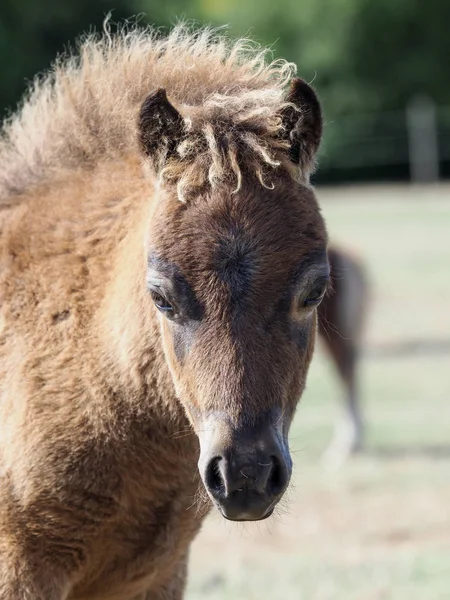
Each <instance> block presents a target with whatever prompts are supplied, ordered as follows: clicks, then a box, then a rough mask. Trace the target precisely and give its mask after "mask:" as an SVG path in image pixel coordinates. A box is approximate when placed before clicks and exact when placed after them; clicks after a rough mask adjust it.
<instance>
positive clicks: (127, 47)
mask: <svg viewBox="0 0 450 600" xmlns="http://www.w3.org/2000/svg"><path fill="white" fill-rule="evenodd" d="M211 39H212V38H211V33H210V32H203V33H201V34H199V35H197V36H192V35H191V34H188V33H187V32H186V31H185V30H184V29H183V28H178V29H177V30H176V31H175V32H174V33H172V34H171V37H170V38H169V39H168V40H163V41H161V40H157V39H156V37H155V36H154V34H153V33H151V32H150V33H149V32H143V33H139V32H128V33H127V32H123V33H122V34H120V35H119V36H118V37H116V38H114V39H113V38H110V37H109V35H106V36H105V37H104V39H103V41H98V40H96V39H90V40H88V41H86V42H85V43H84V45H83V46H82V48H81V50H80V55H81V59H80V61H78V62H77V61H76V60H75V59H71V60H69V61H68V62H65V63H63V64H59V65H58V66H57V67H56V70H55V73H54V74H52V75H50V76H48V77H47V78H46V79H44V80H43V81H40V82H38V83H37V84H36V86H35V89H34V91H32V92H31V96H30V97H29V98H28V99H27V100H26V101H25V103H24V106H23V108H22V109H21V111H20V112H19V113H18V114H17V115H16V116H15V117H13V119H12V120H11V121H10V122H9V123H6V124H5V127H4V130H3V137H2V142H1V144H0V199H1V207H0V208H1V211H0V228H1V238H0V253H1V254H0V306H1V308H0V310H1V314H0V382H1V383H0V422H1V429H0V598H1V599H2V600H66V599H70V600H132V599H141V600H144V599H147V600H178V599H180V598H181V597H182V594H183V589H184V582H185V576H186V564H187V556H188V548H189V544H190V543H191V541H192V539H193V538H194V536H195V534H196V532H197V531H198V529H199V527H200V524H201V521H202V518H203V517H204V515H205V514H206V512H207V510H208V508H209V504H208V503H205V502H202V501H201V500H200V501H199V499H198V496H199V493H200V489H201V487H202V486H201V483H200V477H199V475H198V471H197V467H196V463H197V460H198V439H197V436H196V435H195V434H194V432H193V430H192V427H191V423H190V421H189V419H188V418H187V416H186V411H185V409H184V408H183V407H182V405H181V404H180V402H179V401H178V399H177V397H176V394H175V389H174V385H173V380H172V374H171V371H170V369H169V368H168V366H167V360H166V356H165V354H164V351H163V347H162V343H161V328H160V320H159V316H158V314H157V311H156V310H155V308H154V306H153V303H152V301H151V298H150V296H149V294H148V293H147V290H146V288H145V271H146V266H147V255H146V250H145V244H144V240H145V239H146V236H147V235H148V224H149V221H150V220H151V218H152V216H151V215H152V213H153V211H154V208H155V205H156V204H157V202H158V197H159V193H160V192H159V190H160V185H162V182H163V178H164V176H165V177H166V181H167V182H169V184H173V185H175V186H176V190H177V193H178V200H177V202H180V201H186V200H187V199H189V197H190V196H191V195H192V194H193V193H194V192H195V191H197V192H198V190H201V191H202V192H203V191H204V190H205V189H206V188H208V189H209V190H210V191H211V190H212V191H214V189H215V186H216V185H217V186H218V185H219V184H221V185H224V182H225V185H228V187H229V190H230V193H231V192H232V191H233V190H234V191H236V190H239V189H240V187H241V186H242V185H243V184H242V182H243V180H244V179H245V176H246V174H248V173H253V174H254V175H255V177H256V178H257V179H258V180H259V181H260V184H261V186H266V187H267V188H271V187H272V184H271V181H270V174H271V172H272V171H274V172H275V171H276V169H278V168H281V167H279V166H280V165H282V163H283V160H284V162H285V163H286V165H285V168H286V175H284V177H285V179H287V178H289V177H290V176H288V174H287V173H288V171H289V168H290V167H288V166H287V163H288V161H287V160H285V159H284V158H283V156H284V155H283V154H282V151H284V149H285V148H286V142H283V141H277V137H276V135H275V134H276V132H277V131H278V130H279V128H280V119H279V118H278V117H277V118H276V117H275V116H274V115H275V113H276V112H277V111H278V112H279V109H280V107H282V106H283V94H284V88H285V85H286V83H287V82H288V80H289V79H290V78H291V76H292V72H293V68H292V66H291V65H289V64H288V63H282V62H280V63H273V64H272V65H268V66H267V65H266V64H265V63H264V58H263V56H262V54H261V53H260V52H259V51H254V50H252V51H251V52H249V51H247V50H245V43H244V42H239V43H238V44H237V45H235V46H230V45H229V43H228V42H225V41H223V40H221V39H219V38H217V39H216V41H215V42H214V43H213V42H212V41H211ZM160 86H163V87H165V88H166V89H167V93H168V95H169V96H170V98H171V99H173V100H174V102H175V103H176V104H177V105H178V106H181V107H184V115H185V116H186V123H187V124H188V126H190V127H191V131H192V136H193V137H191V140H192V139H194V140H195V143H193V145H192V147H191V148H189V145H186V144H185V145H184V150H183V149H180V150H179V155H180V156H181V157H182V160H181V159H180V161H179V162H178V163H175V162H173V163H172V165H171V168H170V165H169V166H168V167H167V168H166V169H165V171H166V172H165V173H164V174H161V173H159V176H160V178H159V179H158V180H157V175H158V164H157V162H158V160H159V159H158V158H157V157H155V159H154V161H153V168H150V167H148V166H147V171H148V173H147V177H144V175H143V170H142V155H141V152H140V149H139V145H138V132H137V122H138V121H137V119H138V112H139V108H140V106H141V104H142V102H143V100H144V99H145V97H146V95H147V94H148V93H149V92H150V91H152V90H154V89H156V88H158V87H160ZM218 111H219V113H220V114H219V116H220V115H222V117H221V118H219V119H217V118H216V117H217V113H218ZM221 111H222V112H221ZM224 115H226V117H227V119H228V125H227V123H226V122H225V125H224V119H223V117H224ZM225 121H226V119H225ZM230 123H234V124H235V125H236V123H238V124H239V127H238V128H237V129H236V131H238V130H239V131H243V132H244V134H245V136H244V138H242V139H238V138H236V139H235V138H229V140H228V145H227V148H228V158H227V160H222V158H221V155H220V153H218V151H217V147H218V146H217V144H218V143H219V142H220V139H221V137H220V136H221V135H222V133H223V132H222V130H220V131H219V130H218V129H217V128H218V127H225V131H228V130H229V128H230V126H229V124H230ZM205 124H206V125H205ZM257 124H259V126H258V127H256V125H257ZM281 125H282V124H281ZM215 127H216V128H215ZM199 136H203V137H202V138H201V140H202V141H201V144H203V145H201V147H200V150H201V152H199V151H198V150H199V144H200V141H199V140H200V137H199ZM218 140H219V142H218ZM245 144H247V146H245ZM316 145H317V144H316ZM243 147H247V151H246V152H244V154H246V156H247V159H248V160H247V161H246V163H245V164H243V162H242V160H241V159H240V158H239V157H240V156H242V152H241V150H242V148H243ZM315 149H316V148H315ZM238 151H239V152H238ZM183 152H184V154H183ZM312 161H313V151H312V150H311V152H310V145H309V144H308V145H305V148H304V151H303V152H302V153H301V158H300V169H299V174H300V175H299V177H300V180H301V179H302V178H303V180H304V182H305V186H306V187H305V192H304V198H303V200H302V202H303V205H302V206H303V208H302V210H303V214H304V217H302V218H303V219H304V220H305V222H306V223H307V224H309V225H308V227H309V229H308V231H309V232H310V233H309V234H308V235H309V236H310V237H309V238H308V239H310V240H311V241H310V242H309V243H310V246H311V247H313V246H314V244H315V245H316V246H317V247H319V246H320V248H322V247H324V244H325V243H326V240H325V234H324V232H323V229H322V228H323V226H322V222H321V220H320V218H319V216H318V211H317V206H316V204H315V201H314V198H313V195H312V193H311V192H310V191H308V188H307V177H308V173H309V171H310V169H311V166H312ZM180 165H181V166H180ZM161 166H162V165H161ZM160 170H161V169H160ZM291 170H292V169H291ZM231 178H233V184H232V185H231V184H227V181H231ZM289 181H290V179H289ZM289 186H290V187H292V182H291V183H289ZM174 189H175V188H174ZM262 189H264V188H262ZM265 193H266V195H270V194H272V192H270V190H267V189H266V190H265ZM292 202H293V200H292ZM253 204H254V203H253ZM286 206H287V205H286ZM280 210H281V209H280ZM299 214H300V212H299ZM311 232H314V235H313V234H312V233H311ZM163 233H164V232H162V235H163ZM163 237H164V236H163ZM302 243H303V244H304V242H302ZM314 247H315V246H314ZM312 346H313V341H311V343H310V344H309V346H308V348H309V349H308V353H307V355H306V358H305V361H306V360H307V361H308V362H309V360H310V355H311V352H312ZM305 364H306V363H305ZM303 371H305V372H306V366H305V369H303ZM303 371H302V373H303ZM302 377H303V375H302ZM302 385H303V384H302ZM291 413H293V410H292V411H291Z"/></svg>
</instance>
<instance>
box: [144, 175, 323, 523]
mask: <svg viewBox="0 0 450 600" xmlns="http://www.w3.org/2000/svg"><path fill="white" fill-rule="evenodd" d="M328 279H329V267H328V262H327V258H326V232H325V227H324V223H323V221H322V218H321V216H320V213H319V210H318V207H317V204H316V201H315V199H314V196H313V194H312V192H311V191H310V190H308V189H307V188H306V187H302V186H300V185H299V184H296V183H293V182H292V181H289V182H287V181H286V182H283V181H280V182H279V183H278V185H276V186H275V188H274V190H267V189H264V188H262V187H261V186H260V185H259V184H256V183H254V184H252V185H250V184H248V185H244V187H243V189H242V191H241V192H239V193H238V194H236V195H231V194H230V193H226V192H222V193H216V194H214V195H212V196H211V197H208V198H205V197H203V198H198V199H197V200H192V201H191V202H190V203H188V204H183V203H181V202H180V201H179V200H178V199H177V198H176V195H175V193H173V192H170V191H169V192H168V193H166V194H164V193H163V194H162V195H161V199H160V201H159V203H158V206H157V208H156V214H155V215H154V219H153V221H152V230H151V232H150V236H149V246H148V271H147V287H148V293H149V294H150V295H151V297H152V299H153V302H154V305H155V309H156V311H157V312H158V314H159V319H160V324H161V332H162V340H163V346H164V351H165V355H166V358H167V362H168V365H169V368H170V371H171V373H172V377H173V381H174V384H175V388H176V392H177V395H178V398H179V400H180V402H181V403H182V404H183V406H184V408H185V410H186V413H187V414H188V416H189V418H190V421H191V423H192V425H193V427H194V429H195V431H196V432H197V435H198V437H199V440H200V447H201V455H200V461H199V469H200V473H201V476H202V479H203V482H204V484H205V487H206V489H207V491H208V493H209V495H210V497H211V498H212V500H213V501H214V503H215V504H216V505H217V506H218V507H219V509H220V510H221V512H222V514H223V515H224V516H225V517H227V518H229V519H234V520H257V519H263V518H265V517H267V516H269V515H270V514H271V513H272V511H273V508H274V506H275V504H276V503H277V502H278V500H279V499H280V497H281V496H282V494H283V492H284V491H285V489H286V487H287V485H288V482H289V478H290V473H291V458H290V455H289V448H288V442H287V436H288V432H289V427H290V424H291V421H292V417H293V415H294V411H295V407H296V404H297V402H298V400H299V398H300V396H301V394H302V391H303V389H304V386H305V379H306V374H307V370H308V366H309V363H310V361H311V357H312V352H313V348H314V339H315V333H316V308H317V306H318V304H319V303H320V301H321V299H322V297H323V295H324V293H325V291H326V289H327V285H328Z"/></svg>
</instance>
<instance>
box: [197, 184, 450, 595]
mask: <svg viewBox="0 0 450 600" xmlns="http://www.w3.org/2000/svg"><path fill="white" fill-rule="evenodd" d="M318 194H319V198H320V199H321V202H322V206H323V211H324V214H325V217H326V219H327V222H328V228H329V231H330V234H331V236H332V238H333V239H335V240H336V241H338V242H341V243H342V245H344V246H346V247H347V246H349V247H353V248H355V249H356V250H357V251H358V252H359V253H360V254H361V255H362V256H363V258H364V259H365V261H366V263H367V265H368V268H369V273H370V280H371V286H372V299H371V314H370V319H369V323H368V326H367V332H366V344H365V356H364V360H363V364H362V372H361V380H362V387H363V390H362V391H363V396H364V413H365V416H366V420H367V451H366V452H365V453H364V454H363V455H361V456H359V457H358V458H355V459H352V460H351V461H350V462H349V463H347V464H345V465H344V466H343V467H341V469H339V470H337V471H332V472H331V471H327V470H325V469H324V468H323V467H322V466H321V463H320V456H321V453H322V452H323V450H324V449H325V447H326V444H327V442H328V440H329V439H330V436H331V432H332V428H333V425H334V421H335V419H336V417H337V416H338V413H339V408H340V403H339V400H340V396H341V389H340V387H339V383H338V381H337V379H336V377H335V374H334V372H333V370H332V367H331V364H330V363H329V362H328V359H327V358H326V356H324V354H323V353H322V351H321V349H320V348H319V349H318V352H317V353H316V356H315V358H314V361H313V365H312V368H311V372H310V375H309V380H308V389H307V391H306V393H305V395H304V397H303V399H302V402H301V405H300V407H299V410H298V412H297V415H296V419H295V422H294V425H293V428H292V434H291V446H292V448H293V450H294V451H295V454H294V461H295V469H294V476H293V485H292V487H291V489H290V490H289V492H288V494H287V498H286V500H285V501H284V502H283V506H281V507H280V510H279V511H278V514H277V515H276V516H274V517H272V518H271V519H269V520H268V521H265V522H263V523H262V524H253V525H252V524H250V525H238V524H232V523H228V522H226V521H224V520H223V519H222V518H221V517H220V516H219V515H217V514H213V515H211V517H210V518H209V520H208V521H207V523H206V524H205V526H204V528H203V530H202V532H201V534H200V536H199V537H198V538H197V540H196V542H195V544H194V547H193V551H192V555H191V569H190V582H189V591H188V594H187V598H188V600H231V599H233V600H256V599H258V600H269V599H270V600H449V599H450V188H449V187H436V188H407V187H390V188H388V187H386V188H384V187H380V188H368V189H364V188H359V189H358V188H350V189H340V190H326V189H324V190H318Z"/></svg>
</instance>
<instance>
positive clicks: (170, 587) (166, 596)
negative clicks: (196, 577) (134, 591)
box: [133, 559, 188, 600]
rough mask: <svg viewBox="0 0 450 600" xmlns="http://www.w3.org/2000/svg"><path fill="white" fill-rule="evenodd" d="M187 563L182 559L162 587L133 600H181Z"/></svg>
mask: <svg viewBox="0 0 450 600" xmlns="http://www.w3.org/2000/svg"><path fill="white" fill-rule="evenodd" d="M187 563H188V561H187V559H183V560H182V561H181V562H180V563H179V565H178V567H177V568H176V569H175V570H174V572H173V575H172V577H171V578H170V579H169V581H168V582H167V583H166V584H165V585H164V586H162V587H159V588H158V589H157V590H153V591H148V592H146V593H144V594H141V595H140V596H137V597H136V598H133V600H183V598H184V591H185V587H186V579H187Z"/></svg>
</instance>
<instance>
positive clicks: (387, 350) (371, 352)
mask: <svg viewBox="0 0 450 600" xmlns="http://www.w3.org/2000/svg"><path fill="white" fill-rule="evenodd" d="M445 354H450V339H429V340H427V339H417V340H405V341H400V342H394V343H392V342H391V343H386V344H377V345H376V346H375V345H374V346H372V347H369V348H367V349H366V350H365V351H364V355H365V356H367V357H370V358H377V359H380V358H381V359H383V358H395V357H403V356H415V355H417V356H418V355H425V356H440V355H445Z"/></svg>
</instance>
